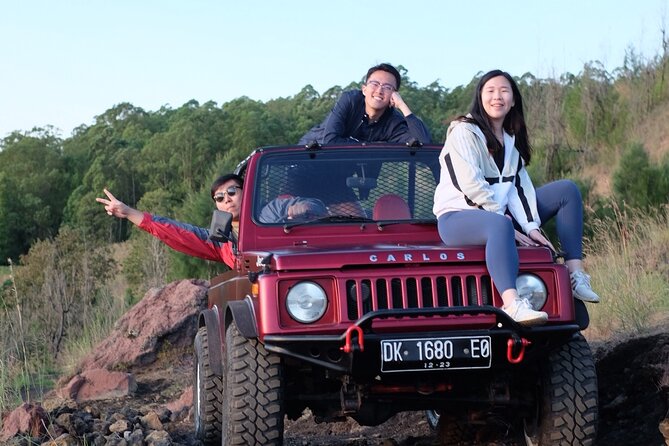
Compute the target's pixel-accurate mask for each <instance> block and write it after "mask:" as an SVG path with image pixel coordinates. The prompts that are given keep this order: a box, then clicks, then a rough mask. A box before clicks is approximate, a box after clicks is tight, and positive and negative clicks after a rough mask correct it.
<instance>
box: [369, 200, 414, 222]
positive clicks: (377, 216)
mask: <svg viewBox="0 0 669 446" xmlns="http://www.w3.org/2000/svg"><path fill="white" fill-rule="evenodd" d="M372 217H373V218H374V220H409V219H411V211H410V210H409V205H408V204H407V203H406V201H404V199H403V198H402V197H400V196H399V195H396V194H385V195H381V196H380V197H379V198H378V199H377V200H376V203H374V210H373V211H372Z"/></svg>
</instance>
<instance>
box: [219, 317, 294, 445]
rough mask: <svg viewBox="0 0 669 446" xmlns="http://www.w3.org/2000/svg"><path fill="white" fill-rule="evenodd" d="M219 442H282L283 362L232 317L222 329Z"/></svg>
mask: <svg viewBox="0 0 669 446" xmlns="http://www.w3.org/2000/svg"><path fill="white" fill-rule="evenodd" d="M224 350H225V351H224V353H223V375H224V376H223V405H222V412H223V417H222V419H221V422H222V443H221V445H222V446H233V445H248V446H254V445H257V446H280V445H282V444H283V417H284V404H283V391H284V383H283V364H282V362H281V358H280V357H279V356H278V355H276V354H274V353H270V352H268V351H267V350H266V349H265V347H264V346H263V345H262V344H261V343H260V342H259V341H258V340H257V339H247V338H245V337H243V336H242V335H241V333H240V332H239V330H238V329H237V326H236V325H235V323H234V321H233V322H232V323H231V324H230V325H229V326H228V328H227V329H226V331H225V348H224Z"/></svg>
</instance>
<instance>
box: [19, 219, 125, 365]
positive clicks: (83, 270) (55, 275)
mask: <svg viewBox="0 0 669 446" xmlns="http://www.w3.org/2000/svg"><path fill="white" fill-rule="evenodd" d="M21 263H22V265H21V266H20V267H19V268H17V270H16V273H15V282H16V305H17V306H18V307H22V308H23V309H24V316H23V317H24V326H25V327H27V328H29V332H30V333H32V334H33V335H34V336H36V340H38V341H39V342H38V343H37V345H39V347H38V348H39V350H40V352H37V353H36V354H38V355H39V354H43V353H49V354H51V355H53V356H54V357H56V356H57V355H58V354H59V352H60V350H61V347H62V343H63V341H64V339H65V338H67V337H72V336H74V337H76V336H78V335H79V334H80V333H81V332H82V327H83V326H84V325H85V324H86V321H87V316H88V310H89V308H90V307H92V306H94V305H95V303H96V299H97V298H98V294H99V293H100V292H101V290H102V289H103V288H104V286H105V283H106V280H107V278H108V277H109V276H110V275H111V273H112V272H113V269H114V262H113V260H112V259H111V257H110V253H109V248H108V246H107V245H101V244H99V243H97V242H96V241H95V240H90V239H89V238H88V237H87V234H85V233H84V232H82V231H81V230H78V229H73V228H70V227H67V226H66V227H63V228H62V229H61V230H60V232H59V233H58V235H57V236H56V237H55V238H53V239H47V240H40V241H39V242H37V243H35V244H34V245H33V246H32V247H31V248H30V252H29V253H28V254H27V255H25V256H23V257H22V258H21ZM25 335H26V334H25V333H24V336H25Z"/></svg>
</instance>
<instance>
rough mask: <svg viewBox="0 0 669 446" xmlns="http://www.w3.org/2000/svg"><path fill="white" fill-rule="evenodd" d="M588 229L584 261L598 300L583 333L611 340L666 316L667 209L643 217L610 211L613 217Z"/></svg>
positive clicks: (668, 265)
mask: <svg viewBox="0 0 669 446" xmlns="http://www.w3.org/2000/svg"><path fill="white" fill-rule="evenodd" d="M593 229H594V232H593V233H594V235H593V237H592V240H590V241H587V242H586V245H590V246H591V248H592V251H593V252H592V253H591V254H590V255H588V257H587V260H586V263H587V269H588V270H589V272H590V273H591V275H592V285H593V287H594V289H595V290H596V291H597V293H598V294H600V296H601V297H602V302H601V303H599V304H597V305H588V310H589V312H590V317H591V325H590V327H589V328H588V330H587V331H586V335H587V336H588V337H591V338H599V339H610V338H611V337H613V336H614V335H615V334H617V333H620V334H622V335H623V336H629V335H635V334H639V333H642V332H644V331H646V330H647V329H649V328H650V327H651V326H652V325H653V323H654V322H655V321H657V320H661V319H662V315H666V314H667V313H669V296H668V295H667V289H669V219H668V218H667V209H666V208H665V209H663V210H662V211H660V212H654V213H645V214H644V213H642V212H639V211H638V210H635V211H631V210H627V209H619V208H615V209H614V212H613V217H610V218H605V219H602V220H598V221H596V222H594V224H593Z"/></svg>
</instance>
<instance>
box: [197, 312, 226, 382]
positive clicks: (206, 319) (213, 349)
mask: <svg viewBox="0 0 669 446" xmlns="http://www.w3.org/2000/svg"><path fill="white" fill-rule="evenodd" d="M197 326H198V328H200V327H206V329H207V342H208V344H209V346H208V347H209V367H211V371H212V372H213V373H214V374H215V375H216V376H223V367H222V362H223V358H222V356H221V353H222V351H223V349H222V348H221V331H220V326H219V322H218V308H217V307H213V308H210V309H208V310H203V311H202V312H200V316H199V317H198V321H197Z"/></svg>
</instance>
